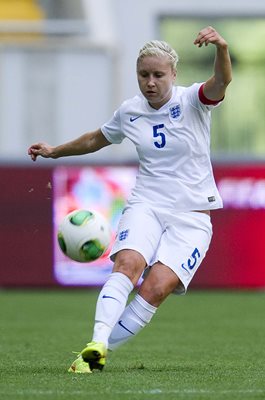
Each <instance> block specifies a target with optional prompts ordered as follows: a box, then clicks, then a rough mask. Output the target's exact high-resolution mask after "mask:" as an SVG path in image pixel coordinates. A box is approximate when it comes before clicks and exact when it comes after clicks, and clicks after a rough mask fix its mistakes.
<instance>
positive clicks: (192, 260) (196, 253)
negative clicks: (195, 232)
mask: <svg viewBox="0 0 265 400" xmlns="http://www.w3.org/2000/svg"><path fill="white" fill-rule="evenodd" d="M200 256H201V255H200V252H199V250H198V249H197V247H195V249H194V250H193V252H192V254H191V257H190V258H189V259H188V261H187V265H188V268H189V270H192V269H193V268H194V267H195V265H196V264H197V261H198V259H199V258H200ZM181 266H182V268H184V269H185V270H186V271H188V270H187V268H186V267H185V265H184V263H183V264H182V265H181Z"/></svg>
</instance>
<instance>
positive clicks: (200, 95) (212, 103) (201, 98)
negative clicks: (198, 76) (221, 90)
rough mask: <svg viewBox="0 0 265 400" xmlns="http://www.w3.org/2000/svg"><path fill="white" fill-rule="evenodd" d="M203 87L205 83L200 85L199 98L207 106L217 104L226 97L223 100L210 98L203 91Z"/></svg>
mask: <svg viewBox="0 0 265 400" xmlns="http://www.w3.org/2000/svg"><path fill="white" fill-rule="evenodd" d="M203 87H204V83H203V84H202V85H201V86H200V89H199V99H200V101H201V102H202V104H205V105H207V106H210V105H212V106H216V105H217V104H218V103H220V101H222V100H223V99H224V97H223V98H222V99H221V100H210V99H207V97H205V95H204V93H203Z"/></svg>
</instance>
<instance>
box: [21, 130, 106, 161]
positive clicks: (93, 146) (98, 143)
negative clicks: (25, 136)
mask: <svg viewBox="0 0 265 400" xmlns="http://www.w3.org/2000/svg"><path fill="white" fill-rule="evenodd" d="M110 144H111V143H110V142H109V141H108V140H107V139H106V138H105V136H104V135H103V133H102V132H101V129H97V130H96V131H94V132H88V133H85V134H83V135H82V136H80V137H78V138H77V139H74V140H72V141H70V142H67V143H64V144H61V145H59V146H50V145H49V144H47V143H35V144H33V145H31V146H30V148H29V149H28V155H29V156H30V157H31V159H32V160H33V161H36V159H37V157H38V156H41V157H44V158H60V157H67V156H78V155H82V154H88V153H94V152H95V151H98V150H100V149H102V148H103V147H105V146H108V145H110Z"/></svg>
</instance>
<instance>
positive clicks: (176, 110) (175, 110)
mask: <svg viewBox="0 0 265 400" xmlns="http://www.w3.org/2000/svg"><path fill="white" fill-rule="evenodd" d="M169 112H170V118H172V119H178V118H179V117H180V116H181V107H180V104H175V105H174V106H172V107H170V109H169Z"/></svg>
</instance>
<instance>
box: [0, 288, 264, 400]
mask: <svg viewBox="0 0 265 400" xmlns="http://www.w3.org/2000/svg"><path fill="white" fill-rule="evenodd" d="M96 298H97V291H91V290H80V291H79V290H66V291H62V290H61V291H60V290H59V291H49V290H46V291H2V292H0V335H1V341H0V349H1V364H0V398H1V399H3V400H9V399H14V400H20V399H21V400H22V399H25V400H31V399H37V400H38V399H50V400H57V399H58V400H59V399H64V400H68V399H69V400H70V399H71V400H73V399H78V400H83V399H100V400H102V399H108V400H113V399H122V400H134V399H137V400H142V399H154V400H157V399H161V400H162V399H166V400H171V399H188V400H201V399H202V400H204V399H205V400H208V399H209V400H217V399H218V400H219V399H228V400H230V399H231V400H237V399H238V400H239V399H240V400H242V399H243V400H244V399H246V400H250V399H265V293H264V292H198V291H190V292H189V293H188V294H187V295H186V296H183V297H177V296H174V295H172V296H170V297H169V298H168V300H167V301H166V302H165V303H164V304H163V305H162V307H161V308H160V309H159V311H158V312H157V314H156V316H155V318H154V319H153V321H152V323H151V324H150V325H149V326H148V327H146V328H145V329H144V330H143V331H142V332H141V333H140V334H139V335H138V336H137V337H136V338H135V339H134V340H133V341H131V342H129V343H128V344H126V345H124V346H123V347H121V348H120V349H118V350H116V352H113V353H111V354H110V356H109V357H108V361H107V365H106V367H105V369H104V371H103V372H102V373H101V372H99V371H96V372H95V373H93V374H90V375H77V374H70V373H68V372H67V369H68V367H69V365H70V364H71V362H72V361H73V359H74V358H75V355H73V354H72V353H71V351H72V350H75V351H78V350H81V348H83V346H84V344H85V343H86V342H87V341H89V340H90V339H91V333H92V322H93V317H94V309H95V304H96Z"/></svg>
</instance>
